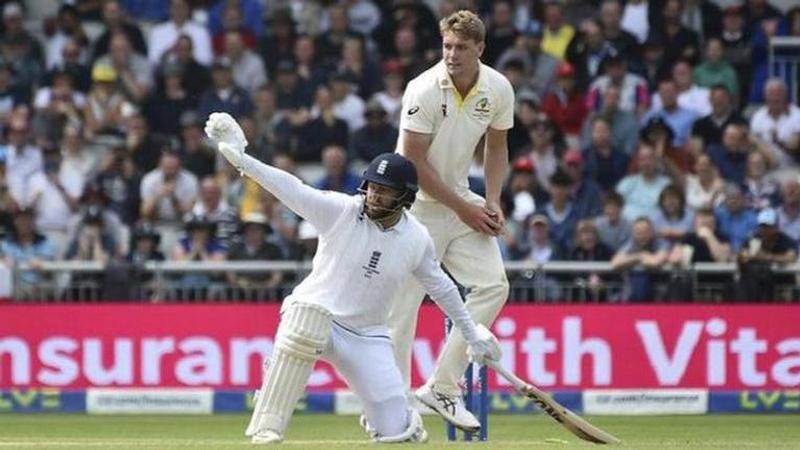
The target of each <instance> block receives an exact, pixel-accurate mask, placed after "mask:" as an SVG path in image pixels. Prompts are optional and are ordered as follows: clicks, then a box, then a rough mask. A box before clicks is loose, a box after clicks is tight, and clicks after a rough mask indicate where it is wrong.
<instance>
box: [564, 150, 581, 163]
mask: <svg viewBox="0 0 800 450" xmlns="http://www.w3.org/2000/svg"><path fill="white" fill-rule="evenodd" d="M582 163H583V154H582V153H581V151H580V150H577V149H574V148H573V149H570V150H567V152H566V153H564V164H567V165H570V164H582Z"/></svg>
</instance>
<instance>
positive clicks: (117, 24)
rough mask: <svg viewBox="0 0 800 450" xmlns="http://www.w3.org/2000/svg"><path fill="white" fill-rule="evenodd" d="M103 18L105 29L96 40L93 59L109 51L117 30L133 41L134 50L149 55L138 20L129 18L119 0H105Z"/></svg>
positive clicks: (129, 40)
mask: <svg viewBox="0 0 800 450" xmlns="http://www.w3.org/2000/svg"><path fill="white" fill-rule="evenodd" d="M102 20H103V26H104V27H105V29H104V30H103V32H102V33H101V34H100V36H99V37H98V38H97V39H96V40H95V41H94V48H93V49H92V58H91V60H92V61H94V60H96V59H97V58H99V57H101V56H103V55H105V54H106V53H108V48H109V43H110V42H111V35H113V34H114V33H117V32H122V33H125V35H126V36H127V37H128V42H130V43H131V47H132V48H133V51H135V52H136V53H138V54H140V55H142V56H147V43H146V42H145V40H144V34H142V30H141V29H140V28H139V25H138V24H137V23H136V22H134V21H132V20H128V18H127V17H126V15H125V10H124V9H123V8H122V6H121V5H120V3H119V1H117V0H108V1H105V2H103V10H102Z"/></svg>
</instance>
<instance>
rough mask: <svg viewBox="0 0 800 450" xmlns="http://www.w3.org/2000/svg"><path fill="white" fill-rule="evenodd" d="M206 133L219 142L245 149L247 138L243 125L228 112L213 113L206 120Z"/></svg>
mask: <svg viewBox="0 0 800 450" xmlns="http://www.w3.org/2000/svg"><path fill="white" fill-rule="evenodd" d="M205 131H206V135H207V136H208V137H209V138H211V139H212V140H213V141H215V142H217V143H226V144H229V145H231V146H233V147H234V148H237V149H238V148H241V149H242V150H244V148H245V147H247V139H246V138H245V137H244V131H242V127H240V126H239V124H238V123H236V119H234V118H233V117H231V115H230V114H228V113H211V115H210V116H208V121H206V130H205Z"/></svg>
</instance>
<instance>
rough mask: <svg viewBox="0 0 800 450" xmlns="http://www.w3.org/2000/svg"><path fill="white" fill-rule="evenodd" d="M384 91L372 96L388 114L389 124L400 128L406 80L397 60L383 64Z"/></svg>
mask: <svg viewBox="0 0 800 450" xmlns="http://www.w3.org/2000/svg"><path fill="white" fill-rule="evenodd" d="M382 68H383V89H382V90H381V91H378V92H376V93H375V95H373V96H372V100H374V101H377V102H378V103H380V105H381V106H382V107H383V110H384V111H385V112H386V114H387V116H388V119H389V123H390V124H392V126H393V127H395V128H398V127H399V126H400V111H401V110H402V106H403V92H404V87H405V78H404V77H403V67H402V65H401V64H400V62H399V61H397V60H396V59H388V60H386V61H384V62H383V66H382Z"/></svg>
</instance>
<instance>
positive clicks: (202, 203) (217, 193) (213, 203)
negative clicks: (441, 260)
mask: <svg viewBox="0 0 800 450" xmlns="http://www.w3.org/2000/svg"><path fill="white" fill-rule="evenodd" d="M192 214H193V215H195V216H202V217H204V218H205V219H206V220H208V221H210V222H212V223H213V224H214V226H215V231H216V234H215V238H216V239H217V241H219V243H220V244H221V245H222V246H223V247H225V248H228V246H229V245H230V243H231V239H233V236H234V235H235V234H236V229H237V228H238V227H239V217H238V214H237V213H236V210H234V209H233V208H232V207H231V206H230V205H229V204H228V202H227V201H225V199H224V198H223V197H222V187H221V186H220V184H219V181H217V179H216V178H214V177H213V176H207V177H205V178H203V179H202V180H201V181H200V195H199V196H198V198H197V202H195V204H194V206H193V207H192Z"/></svg>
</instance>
